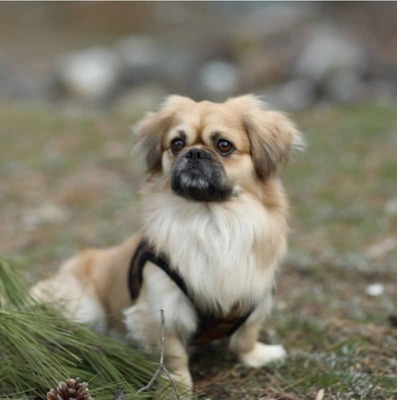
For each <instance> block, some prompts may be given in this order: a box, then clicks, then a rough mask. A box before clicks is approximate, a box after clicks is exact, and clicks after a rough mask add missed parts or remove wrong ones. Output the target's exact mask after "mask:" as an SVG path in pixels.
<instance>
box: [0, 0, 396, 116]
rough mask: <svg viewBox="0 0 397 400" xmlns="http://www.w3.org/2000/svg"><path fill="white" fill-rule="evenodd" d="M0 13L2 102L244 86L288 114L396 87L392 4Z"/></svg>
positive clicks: (203, 93)
mask: <svg viewBox="0 0 397 400" xmlns="http://www.w3.org/2000/svg"><path fill="white" fill-rule="evenodd" d="M0 14H1V15H0V23H1V27H2V29H1V31H2V32H1V39H0V97H1V98H5V99H13V100H34V101H43V102H51V103H54V102H56V103H63V102H80V103H84V104H86V105H90V106H92V105H93V106H101V107H127V108H128V107H130V106H131V107H134V106H136V105H137V104H136V103H138V105H143V106H144V105H145V104H144V103H145V101H147V102H149V103H151V102H152V101H154V100H155V99H156V100H157V99H158V98H159V97H160V98H161V97H163V96H164V95H165V94H168V93H180V94H185V95H189V96H193V97H195V98H196V99H201V98H209V99H215V100H217V99H224V98H225V97H227V96H230V95H235V94H238V93H245V92H252V91H254V92H255V93H257V94H259V95H261V96H263V97H264V99H266V100H267V101H269V102H271V103H272V104H274V105H275V106H277V107H281V108H283V109H288V110H292V111H295V110H303V109H306V108H308V107H310V106H312V105H313V104H319V103H351V102H357V101H365V100H369V99H371V100H373V99H376V100H380V101H393V100H394V99H395V97H396V93H397V88H396V86H397V61H396V58H397V57H396V52H397V50H396V49H397V25H396V24H395V18H396V15H397V5H396V4H394V3H393V2H391V3H378V2H363V3H356V2H344V3H332V2H324V3H317V2H302V3H300V2H299V3H288V2H274V3H273V2H269V3H260V2H259V3H258V2H204V3H190V2H186V3H183V2H169V3H167V2H137V3H128V2H127V3H124V2H121V3H118V2H98V3H95V2H62V3H55V2H48V3H47V2H42V3H40V2H36V3H4V4H1V13H0Z"/></svg>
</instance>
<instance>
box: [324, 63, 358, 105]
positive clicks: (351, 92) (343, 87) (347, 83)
mask: <svg viewBox="0 0 397 400" xmlns="http://www.w3.org/2000/svg"><path fill="white" fill-rule="evenodd" d="M365 94H366V88H365V84H364V82H363V81H362V79H360V77H359V76H358V75H357V74H356V73H355V72H352V71H350V70H342V71H337V72H335V73H334V74H332V76H330V77H329V78H328V79H326V80H325V82H324V95H325V97H326V99H327V100H328V101H331V102H335V103H351V102H354V101H357V100H360V99H362V98H363V96H365Z"/></svg>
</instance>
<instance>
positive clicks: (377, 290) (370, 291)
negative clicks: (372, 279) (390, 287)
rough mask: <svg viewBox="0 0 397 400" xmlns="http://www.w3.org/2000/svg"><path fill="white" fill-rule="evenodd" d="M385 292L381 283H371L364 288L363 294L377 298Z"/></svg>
mask: <svg viewBox="0 0 397 400" xmlns="http://www.w3.org/2000/svg"><path fill="white" fill-rule="evenodd" d="M384 292H385V287H384V285H383V284H382V283H372V284H371V285H368V286H367V287H366V288H365V293H367V295H368V296H372V297H378V296H381V295H382V294H383V293H384Z"/></svg>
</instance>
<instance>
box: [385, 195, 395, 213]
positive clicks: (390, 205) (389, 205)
mask: <svg viewBox="0 0 397 400" xmlns="http://www.w3.org/2000/svg"><path fill="white" fill-rule="evenodd" d="M385 211H386V214H387V215H390V216H394V215H397V197H392V198H391V199H389V200H388V201H387V202H386V204H385Z"/></svg>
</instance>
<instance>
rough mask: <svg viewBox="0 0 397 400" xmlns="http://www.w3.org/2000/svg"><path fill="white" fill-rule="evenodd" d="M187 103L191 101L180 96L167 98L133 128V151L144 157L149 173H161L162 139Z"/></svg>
mask: <svg viewBox="0 0 397 400" xmlns="http://www.w3.org/2000/svg"><path fill="white" fill-rule="evenodd" d="M189 101H190V102H191V101H192V100H190V99H188V98H186V97H182V96H176V95H173V96H169V97H167V99H166V100H165V101H164V102H163V103H162V105H161V106H160V109H159V111H157V112H149V113H147V114H146V115H145V116H144V117H143V118H142V119H141V120H139V121H138V122H137V123H136V124H135V125H134V126H133V132H134V135H135V140H136V146H135V149H136V151H137V152H138V153H143V155H144V156H145V157H146V164H147V169H148V172H149V173H156V172H159V171H161V158H162V153H163V149H162V144H163V137H164V135H165V133H166V132H167V131H168V130H169V129H170V128H171V125H172V122H173V120H174V117H175V115H176V113H177V112H178V110H179V109H180V108H181V107H182V106H183V105H184V104H185V103H186V102H189Z"/></svg>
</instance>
